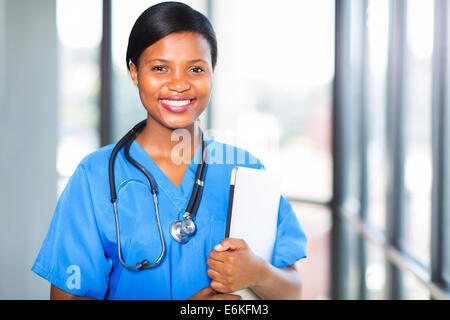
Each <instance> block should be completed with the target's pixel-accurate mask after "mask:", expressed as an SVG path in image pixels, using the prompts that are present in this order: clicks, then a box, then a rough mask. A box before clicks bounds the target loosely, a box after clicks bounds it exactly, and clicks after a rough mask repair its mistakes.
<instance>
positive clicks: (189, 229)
mask: <svg viewBox="0 0 450 320" xmlns="http://www.w3.org/2000/svg"><path fill="white" fill-rule="evenodd" d="M146 122H147V120H143V121H141V122H139V123H138V124H137V125H135V126H134V127H133V128H132V129H131V130H130V131H129V132H128V133H127V134H126V135H125V136H123V137H122V139H120V140H119V142H118V143H117V145H116V146H115V147H114V149H113V151H112V153H111V157H110V158H109V186H110V190H111V202H112V204H113V207H114V218H115V222H116V237H117V254H118V257H119V261H120V263H121V264H122V265H123V266H124V267H125V268H127V269H129V270H141V269H146V268H152V267H156V266H157V265H158V264H159V263H160V262H161V261H162V259H163V257H164V253H165V245H164V236H163V233H162V230H161V223H160V221H159V212H158V197H157V193H158V190H157V188H156V183H155V181H154V180H153V177H152V175H151V174H150V173H149V172H148V171H147V170H146V169H145V168H144V167H143V166H142V165H141V164H140V163H138V162H137V161H136V160H134V159H133V158H132V157H131V156H130V146H131V143H132V142H133V141H134V139H136V134H137V133H139V132H140V131H142V130H143V129H144V127H145V124H146ZM124 145H125V147H124V154H125V158H126V159H127V160H128V161H129V162H130V163H131V164H133V165H134V166H135V167H136V168H137V169H139V170H140V171H141V172H142V173H143V174H144V175H145V176H146V177H147V179H148V181H149V183H150V191H151V193H152V195H153V203H154V206H155V214H156V222H157V225H158V231H159V237H160V239H161V248H162V249H161V254H160V255H159V257H158V258H157V259H156V260H155V262H153V263H150V262H149V261H148V260H147V259H144V260H142V262H138V263H136V266H129V265H127V264H126V263H125V262H124V261H123V260H122V254H121V247H120V230H119V220H118V215H117V205H116V201H117V194H116V187H115V181H114V162H115V160H116V157H117V153H118V152H119V150H120V149H121V148H122V146H124ZM207 153H208V151H207V147H206V145H205V141H204V139H203V132H202V149H201V155H202V157H201V160H200V162H199V164H198V166H197V171H196V172H195V183H194V187H193V188H192V193H191V198H190V199H189V203H188V205H187V207H186V210H185V213H184V214H183V220H176V221H174V222H173V223H172V224H171V226H170V233H171V235H172V237H173V238H174V239H175V240H176V241H178V242H180V243H186V242H188V241H189V239H190V238H191V237H192V236H193V235H194V233H195V231H196V226H195V222H194V218H195V216H196V215H197V211H198V207H199V205H200V200H201V198H202V192H203V186H204V181H205V174H206V167H207V166H208V164H207V160H206V158H207Z"/></svg>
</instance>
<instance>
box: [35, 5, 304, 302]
mask: <svg viewBox="0 0 450 320" xmlns="http://www.w3.org/2000/svg"><path fill="white" fill-rule="evenodd" d="M216 60H217V43H216V38H215V33H214V30H213V28H212V26H211V24H210V22H209V21H208V19H207V18H206V17H205V16H204V15H203V14H201V13H199V12H198V11H195V10H194V9H192V8H191V7H189V6H187V5H186V4H182V3H179V2H164V3H160V4H157V5H155V6H152V7H150V8H148V9H147V10H145V11H144V12H143V13H142V14H141V16H140V17H139V18H138V19H137V21H136V23H135V25H134V27H133V29H132V31H131V34H130V37H129V44H128V50H127V58H126V63H127V68H128V70H129V72H130V77H131V79H132V81H133V83H134V84H135V85H136V86H137V88H138V91H139V97H140V101H141V103H142V105H143V107H144V109H145V110H146V112H147V117H146V119H145V120H143V121H141V122H140V123H139V124H138V125H136V126H134V127H133V128H132V129H131V130H130V131H129V132H128V133H127V134H126V135H125V136H124V137H123V138H121V139H120V140H119V141H118V142H116V143H112V144H110V145H107V146H104V147H102V148H100V149H99V150H97V151H95V152H93V153H91V154H89V155H88V156H87V157H85V158H84V159H83V160H82V161H81V163H80V164H79V165H78V167H77V169H76V170H75V173H74V174H73V175H72V177H71V178H70V180H69V182H68V184H67V186H66V188H65V189H64V191H63V193H62V194H61V197H60V198H59V200H58V204H57V207H56V210H55V213H54V215H53V220H52V223H51V226H50V228H49V231H48V234H47V237H46V239H45V241H44V243H43V245H42V248H41V251H40V253H39V256H38V257H37V259H36V261H35V264H34V265H33V268H32V270H33V271H34V272H36V273H37V274H38V275H40V276H42V277H43V278H45V279H47V280H48V281H50V283H51V284H52V290H51V297H52V298H54V299H79V298H87V297H89V298H97V299H159V300H161V299H240V297H239V296H238V295H236V294H233V292H235V291H237V290H240V289H244V288H251V289H252V290H253V291H255V293H256V294H257V295H259V296H260V297H261V298H267V299H297V298H299V297H300V288H301V285H300V278H299V276H298V274H297V271H296V270H295V267H294V263H295V262H297V261H298V260H299V259H302V258H304V257H306V236H305V234H304V232H303V229H302V228H301V226H300V224H299V222H298V220H297V218H296V215H295V213H294V211H293V209H292V207H291V205H290V204H289V202H288V201H287V200H286V199H285V198H284V197H283V196H280V202H279V203H280V204H279V208H278V212H275V213H274V214H277V215H278V216H277V218H278V220H277V221H278V225H277V237H276V240H275V243H274V249H273V258H272V261H270V262H268V261H265V260H264V259H263V258H261V257H259V256H258V255H256V254H254V253H253V251H252V248H250V247H249V246H248V245H247V243H246V242H245V239H230V238H226V239H224V235H225V227H226V219H227V208H228V197H229V183H230V177H231V172H232V170H233V168H234V167H235V166H237V165H239V166H243V167H248V168H253V169H264V166H263V164H262V163H261V162H260V161H259V160H258V159H257V158H256V157H254V156H253V155H252V154H250V153H249V152H247V151H245V150H242V149H239V148H237V147H235V146H231V145H226V144H223V143H220V142H218V141H215V140H214V139H212V138H210V137H208V136H207V135H206V134H204V133H203V131H202V130H201V128H200V127H199V125H198V121H197V120H198V118H199V117H200V115H201V114H202V113H203V112H204V110H205V109H206V108H207V106H208V103H209V100H210V96H211V91H212V87H213V72H214V68H215V64H216ZM180 132H182V133H183V134H179V133H180ZM174 137H175V138H174ZM180 138H181V141H180ZM180 144H183V146H186V147H183V148H181V152H182V153H183V157H186V158H187V159H188V161H187V162H182V163H180V162H178V161H175V160H174V159H173V150H179V149H178V148H179V145H180ZM221 154H223V155H225V154H226V156H227V161H226V162H225V161H224V160H223V159H221V158H220V155H221ZM230 154H231V155H233V156H232V157H231V159H230V157H229V156H230ZM238 154H239V155H242V154H243V155H244V157H243V158H244V159H245V161H242V159H241V158H239V157H238V156H237V155H238ZM211 158H212V159H214V162H209V159H211ZM112 213H114V214H112ZM159 213H161V214H159ZM119 230H120V232H119ZM143 258H145V259H144V260H143Z"/></svg>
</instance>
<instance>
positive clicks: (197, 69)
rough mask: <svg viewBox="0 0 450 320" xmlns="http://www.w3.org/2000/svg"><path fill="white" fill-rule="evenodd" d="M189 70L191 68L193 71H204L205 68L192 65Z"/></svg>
mask: <svg viewBox="0 0 450 320" xmlns="http://www.w3.org/2000/svg"><path fill="white" fill-rule="evenodd" d="M191 70H192V71H193V72H194V73H201V72H205V69H203V68H202V67H193V68H192V69H191Z"/></svg>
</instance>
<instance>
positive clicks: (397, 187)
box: [386, 0, 407, 300]
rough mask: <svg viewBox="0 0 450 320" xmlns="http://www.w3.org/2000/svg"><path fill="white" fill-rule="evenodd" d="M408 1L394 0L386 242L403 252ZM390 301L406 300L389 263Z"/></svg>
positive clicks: (391, 20) (391, 35)
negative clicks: (403, 298)
mask: <svg viewBox="0 0 450 320" xmlns="http://www.w3.org/2000/svg"><path fill="white" fill-rule="evenodd" d="M406 6H407V1H405V0H392V2H391V18H390V39H389V62H388V88H387V92H388V114H387V135H386V136H387V139H388V141H387V157H388V159H387V161H388V163H387V171H388V172H387V208H386V209H387V210H386V213H387V217H386V239H387V241H388V243H389V244H390V245H392V246H393V247H395V248H396V249H398V250H400V251H402V247H403V245H402V241H403V238H404V215H405V207H404V206H405V185H404V167H405V145H406V143H405V142H406V141H405V99H404V95H405V79H406V78H407V76H406V74H405V72H406V69H405V61H406V14H407V12H406V9H407V7H406ZM386 272H387V277H386V283H387V284H388V288H387V289H388V292H387V293H388V298H389V299H395V300H396V299H402V279H401V271H400V269H399V268H398V267H396V266H395V265H394V264H392V263H390V262H388V263H387V270H386Z"/></svg>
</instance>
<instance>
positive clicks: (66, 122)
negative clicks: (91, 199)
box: [57, 0, 102, 193]
mask: <svg viewBox="0 0 450 320" xmlns="http://www.w3.org/2000/svg"><path fill="white" fill-rule="evenodd" d="M80 21H82V23H80ZM57 30H58V39H59V61H58V65H59V86H60V87H59V121H58V150H57V172H58V177H59V179H58V193H60V192H62V190H63V188H64V186H65V184H66V183H67V181H68V179H69V177H70V176H71V175H72V173H73V172H74V170H75V168H76V166H77V165H78V163H79V162H80V161H81V159H82V158H83V157H84V156H86V155H87V154H89V153H91V152H92V151H94V150H96V149H97V148H98V147H99V145H100V138H99V133H98V132H99V92H100V59H99V56H100V43H101V39H102V1H101V0H58V1H57Z"/></svg>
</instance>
